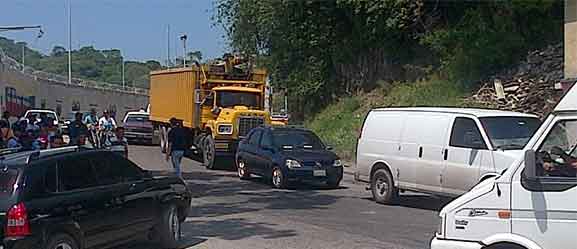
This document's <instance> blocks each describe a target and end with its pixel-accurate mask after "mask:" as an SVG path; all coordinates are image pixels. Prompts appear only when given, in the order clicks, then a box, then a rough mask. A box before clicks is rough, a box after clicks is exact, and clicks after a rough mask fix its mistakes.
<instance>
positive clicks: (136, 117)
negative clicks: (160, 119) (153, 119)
mask: <svg viewBox="0 0 577 249" xmlns="http://www.w3.org/2000/svg"><path fill="white" fill-rule="evenodd" d="M147 121H148V115H144V114H131V115H128V116H127V117H126V121H125V122H147Z"/></svg>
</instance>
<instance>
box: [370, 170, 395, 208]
mask: <svg viewBox="0 0 577 249" xmlns="http://www.w3.org/2000/svg"><path fill="white" fill-rule="evenodd" d="M371 192H372V193H373V199H374V200H375V201H376V202H377V203H381V204H393V203H394V202H395V201H396V199H397V197H398V195H399V190H398V189H397V188H395V184H394V183H393V177H392V176H391V174H390V173H389V171H387V170H384V169H378V170H377V171H375V173H373V175H372V177H371Z"/></svg>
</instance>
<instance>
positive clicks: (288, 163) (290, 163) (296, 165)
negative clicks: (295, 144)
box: [286, 159, 302, 169]
mask: <svg viewBox="0 0 577 249" xmlns="http://www.w3.org/2000/svg"><path fill="white" fill-rule="evenodd" d="M286 166H287V167H288V168H289V169H294V168H300V167H302V165H301V164H300V163H299V162H298V161H296V160H291V159H288V160H286Z"/></svg>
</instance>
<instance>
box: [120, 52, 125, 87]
mask: <svg viewBox="0 0 577 249" xmlns="http://www.w3.org/2000/svg"><path fill="white" fill-rule="evenodd" d="M120 59H121V60H122V89H124V88H125V87H126V83H125V82H124V57H120Z"/></svg>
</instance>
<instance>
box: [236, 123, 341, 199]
mask: <svg viewBox="0 0 577 249" xmlns="http://www.w3.org/2000/svg"><path fill="white" fill-rule="evenodd" d="M236 155H237V156H236V165H237V169H238V175H239V177H240V178H241V179H248V178H250V176H251V175H252V174H255V175H260V176H263V177H265V178H268V179H270V180H271V181H272V184H273V186H274V187H276V188H285V187H286V186H287V183H288V182H289V181H300V180H308V181H321V182H326V183H327V185H329V186H330V187H333V188H336V187H338V186H339V184H340V182H341V179H342V178H343V165H342V163H341V160H340V159H339V158H338V156H337V155H336V154H335V153H334V152H332V151H331V149H330V148H329V147H327V146H325V145H324V144H323V142H322V141H321V140H320V139H319V137H318V136H317V135H315V134H314V133H313V132H312V131H309V130H306V129H300V128H285V127H258V128H255V129H253V130H252V131H251V132H250V133H249V135H248V136H247V137H246V138H245V139H243V140H242V141H241V142H240V144H239V147H238V151H237V154H236Z"/></svg>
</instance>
